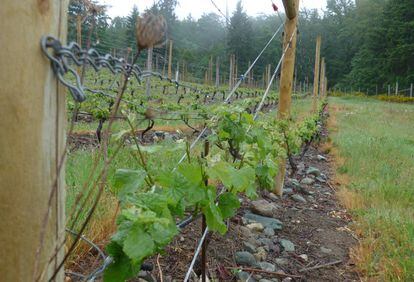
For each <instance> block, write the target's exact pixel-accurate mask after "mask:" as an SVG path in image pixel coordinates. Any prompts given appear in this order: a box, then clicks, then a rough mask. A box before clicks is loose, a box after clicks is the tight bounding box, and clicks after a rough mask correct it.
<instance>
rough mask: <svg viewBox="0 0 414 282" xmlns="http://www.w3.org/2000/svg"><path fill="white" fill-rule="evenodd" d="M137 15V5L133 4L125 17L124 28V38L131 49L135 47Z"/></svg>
mask: <svg viewBox="0 0 414 282" xmlns="http://www.w3.org/2000/svg"><path fill="white" fill-rule="evenodd" d="M138 16H139V12H138V7H137V6H136V5H134V7H133V8H132V10H131V13H130V14H129V16H128V17H127V30H126V40H127V44H128V47H131V48H132V49H133V50H136V49H137V46H136V45H137V44H136V43H137V41H136V24H137V18H138Z"/></svg>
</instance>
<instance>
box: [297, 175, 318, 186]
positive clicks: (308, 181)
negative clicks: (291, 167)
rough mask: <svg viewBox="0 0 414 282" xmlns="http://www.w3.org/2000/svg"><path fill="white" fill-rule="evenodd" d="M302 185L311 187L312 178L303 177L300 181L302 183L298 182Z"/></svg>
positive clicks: (313, 181)
mask: <svg viewBox="0 0 414 282" xmlns="http://www.w3.org/2000/svg"><path fill="white" fill-rule="evenodd" d="M300 183H302V184H304V185H312V184H313V183H315V180H313V179H312V178H309V177H305V178H303V179H302V181H301V182H300Z"/></svg>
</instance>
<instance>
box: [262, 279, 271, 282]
mask: <svg viewBox="0 0 414 282" xmlns="http://www.w3.org/2000/svg"><path fill="white" fill-rule="evenodd" d="M272 281H273V280H268V279H260V280H259V282H272Z"/></svg>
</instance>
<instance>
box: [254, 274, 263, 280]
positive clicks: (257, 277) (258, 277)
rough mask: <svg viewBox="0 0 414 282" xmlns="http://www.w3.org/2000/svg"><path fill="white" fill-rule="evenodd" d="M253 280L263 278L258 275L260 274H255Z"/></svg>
mask: <svg viewBox="0 0 414 282" xmlns="http://www.w3.org/2000/svg"><path fill="white" fill-rule="evenodd" d="M254 278H256V279H259V280H260V279H262V278H263V276H262V275H260V274H256V275H255V276H254Z"/></svg>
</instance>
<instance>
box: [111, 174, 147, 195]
mask: <svg viewBox="0 0 414 282" xmlns="http://www.w3.org/2000/svg"><path fill="white" fill-rule="evenodd" d="M145 177H146V172H145V171H144V170H131V169H118V170H117V171H116V172H115V175H114V181H113V187H112V188H113V189H112V192H114V193H115V194H116V195H117V196H118V198H119V199H120V200H121V202H122V201H125V200H126V198H127V197H128V196H129V195H131V194H133V193H135V192H136V191H138V189H140V188H141V187H142V185H143V184H144V181H145Z"/></svg>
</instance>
